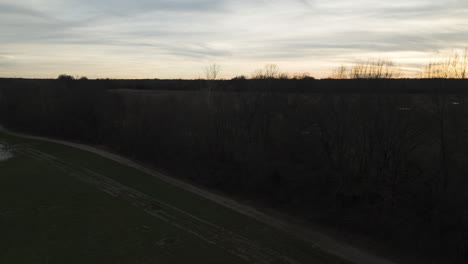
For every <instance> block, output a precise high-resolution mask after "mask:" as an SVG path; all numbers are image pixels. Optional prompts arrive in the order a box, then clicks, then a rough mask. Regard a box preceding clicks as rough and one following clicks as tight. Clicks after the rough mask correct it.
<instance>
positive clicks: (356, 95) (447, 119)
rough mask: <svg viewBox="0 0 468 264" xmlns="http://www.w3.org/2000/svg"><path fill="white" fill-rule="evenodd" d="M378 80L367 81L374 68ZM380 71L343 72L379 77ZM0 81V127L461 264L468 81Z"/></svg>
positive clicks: (270, 74)
mask: <svg viewBox="0 0 468 264" xmlns="http://www.w3.org/2000/svg"><path fill="white" fill-rule="evenodd" d="M374 66H375V67H377V68H373V67H374ZM387 66H389V65H386V63H383V62H376V63H372V64H371V68H366V67H367V66H363V65H356V67H357V68H356V69H352V70H351V71H349V73H356V74H361V73H362V74H364V75H365V76H376V75H379V76H387V77H388V75H387V70H388V69H389V68H387ZM216 71H217V68H216V67H215V68H210V69H208V70H207V73H208V74H210V76H211V77H212V78H210V80H194V81H158V80H143V81H118V80H99V81H96V80H87V81H79V80H74V78H58V80H15V79H0V124H2V125H4V126H6V127H7V128H10V129H13V130H16V131H21V132H26V133H32V134H37V135H44V136H50V137H56V138H62V139H68V140H74V141H80V142H86V143H90V144H96V145H103V146H106V147H108V148H110V149H112V150H113V151H115V152H118V153H121V154H123V155H126V156H128V157H130V158H133V159H135V160H139V161H141V162H144V163H146V164H150V165H152V166H154V167H156V168H160V169H164V170H165V171H168V172H169V173H170V174H172V175H174V176H175V177H182V178H185V179H187V180H189V181H193V182H196V183H198V184H203V185H206V186H208V187H210V188H213V189H216V190H220V191H223V192H226V193H229V194H231V195H234V196H238V197H247V198H249V199H253V200H256V201H258V202H259V203H263V204H264V205H267V206H272V207H275V208H277V209H278V210H284V211H286V212H289V213H291V214H296V215H299V216H301V217H304V218H310V219H313V220H314V221H319V222H321V223H324V224H329V225H334V226H339V227H342V228H345V229H347V230H351V231H354V232H359V233H365V234H368V235H370V236H373V237H375V238H378V239H380V240H382V241H386V242H387V243H388V244H390V245H391V246H395V247H399V248H401V249H402V250H404V249H407V250H408V251H410V252H412V253H414V252H416V253H419V254H420V255H421V256H426V257H430V258H433V259H441V261H442V260H444V261H448V262H443V261H442V262H441V263H457V262H460V261H461V262H462V261H466V260H468V204H467V203H466V201H468V192H466V189H467V188H468V177H466V175H467V173H468V165H467V164H468V162H467V161H468V151H467V149H468V137H466V134H467V133H468V102H466V98H467V93H466V91H467V90H466V89H468V82H467V81H466V80H444V79H432V80H403V79H402V80H385V79H383V80H382V79H378V78H377V79H373V78H370V79H369V80H368V79H367V78H364V79H357V80H313V79H308V78H301V79H293V80H290V79H281V74H280V71H279V70H278V69H277V68H276V67H275V66H271V65H270V66H267V67H266V68H264V69H262V71H258V72H257V73H256V78H254V79H251V80H248V79H245V78H236V79H233V80H229V81H216V79H217V74H215V72H216ZM391 72H392V71H391Z"/></svg>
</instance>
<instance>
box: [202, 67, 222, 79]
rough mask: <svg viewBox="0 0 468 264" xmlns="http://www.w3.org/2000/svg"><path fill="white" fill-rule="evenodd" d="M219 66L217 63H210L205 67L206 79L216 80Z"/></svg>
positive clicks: (219, 69)
mask: <svg viewBox="0 0 468 264" xmlns="http://www.w3.org/2000/svg"><path fill="white" fill-rule="evenodd" d="M220 71H221V67H220V66H219V65H218V64H212V65H210V66H207V67H206V68H205V76H206V79H207V80H216V79H217V78H218V77H219V73H220Z"/></svg>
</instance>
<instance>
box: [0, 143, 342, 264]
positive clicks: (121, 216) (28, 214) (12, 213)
mask: <svg viewBox="0 0 468 264" xmlns="http://www.w3.org/2000/svg"><path fill="white" fill-rule="evenodd" d="M0 140H3V141H7V142H9V143H11V144H30V145H32V146H33V147H34V148H35V149H38V150H40V151H43V152H46V153H50V154H52V155H55V156H58V157H61V158H62V159H64V160H68V161H73V162H74V163H76V164H78V165H80V166H83V167H86V168H88V169H90V170H93V171H96V172H98V173H100V174H102V175H105V176H107V177H109V178H112V179H113V180H115V181H118V182H119V183H121V184H124V185H126V186H129V187H131V188H134V189H136V190H138V191H140V192H143V193H145V194H148V195H150V196H153V197H155V198H157V199H160V200H162V201H164V202H166V203H168V204H171V205H173V206H175V207H177V208H179V209H181V210H183V211H186V212H188V213H190V214H192V215H195V216H197V217H199V218H202V219H206V220H208V221H210V222H212V223H216V224H217V225H219V226H222V227H224V228H226V229H229V230H232V231H234V232H235V233H237V234H239V235H242V236H245V237H247V238H249V239H250V240H252V241H255V242H256V243H258V244H260V245H262V246H265V247H268V248H271V249H273V250H275V251H278V252H280V253H282V254H285V255H287V256H290V257H292V258H294V259H295V260H298V261H300V262H301V263H345V262H344V261H342V260H340V259H338V258H335V257H333V256H330V255H328V254H326V253H324V252H323V251H321V250H319V249H318V248H315V247H314V246H313V245H310V244H308V243H306V242H304V241H302V240H299V239H297V238H294V237H291V236H289V235H287V234H285V233H283V232H280V231H278V230H276V229H274V228H271V227H268V226H265V225H263V224H262V223H259V222H257V221H255V220H254V219H251V218H249V217H246V216H243V215H241V214H238V213H236V212H234V211H232V210H230V209H228V208H225V207H222V206H220V205H218V204H216V203H214V202H211V201H209V200H206V199H205V198H202V197H200V196H198V195H195V194H193V193H190V192H187V191H184V190H181V189H179V188H177V187H175V186H173V185H170V184H168V183H166V182H164V181H161V180H159V179H157V178H154V177H152V176H150V175H147V174H145V173H143V172H141V171H138V170H136V169H133V168H130V167H127V166H124V165H121V164H118V163H116V162H114V161H111V160H108V159H106V158H103V157H101V156H98V155H95V154H92V153H89V152H85V151H81V150H78V149H74V148H70V147H66V146H63V145H59V144H54V143H47V142H41V141H35V140H25V139H19V138H16V137H12V136H9V135H5V134H0ZM0 234H2V239H1V240H0V262H1V263H63V262H66V263H84V262H86V263H194V260H200V261H202V262H203V263H210V261H212V262H211V263H243V260H242V259H240V258H237V257H235V256H233V255H231V254H229V253H228V252H227V251H225V250H223V249H220V248H218V247H216V246H215V245H211V244H208V243H205V242H203V241H202V240H200V239H198V238H196V237H195V236H193V235H190V234H188V233H186V232H184V231H182V230H180V229H177V228H175V227H173V226H171V225H169V224H168V223H166V222H163V221H160V220H158V219H156V218H154V217H152V216H150V215H148V214H146V213H145V212H143V211H142V210H140V209H138V208H135V207H133V206H132V205H131V204H130V203H128V202H126V201H123V200H120V199H118V198H114V197H112V196H109V195H107V194H105V193H103V192H100V191H99V190H97V189H95V188H93V187H92V186H89V185H87V184H85V183H82V182H80V181H78V180H76V179H75V178H73V177H71V176H69V175H67V174H66V173H64V172H62V171H59V170H57V169H55V168H54V167H52V166H50V165H49V164H47V163H44V162H41V161H36V160H33V159H30V158H28V157H24V156H17V157H15V158H13V159H11V160H8V161H6V162H2V163H0Z"/></svg>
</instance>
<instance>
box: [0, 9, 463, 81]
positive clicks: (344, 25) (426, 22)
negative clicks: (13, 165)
mask: <svg viewBox="0 0 468 264" xmlns="http://www.w3.org/2000/svg"><path fill="white" fill-rule="evenodd" d="M32 3H36V4H32V5H31V6H26V5H25V4H21V3H19V2H18V1H13V0H0V50H4V51H6V52H8V53H11V54H19V53H21V54H23V55H22V58H23V60H22V61H23V62H24V63H30V64H34V63H37V62H38V61H40V62H41V63H44V62H49V64H50V65H54V66H55V65H60V63H64V61H67V60H73V61H75V62H78V61H79V62H80V63H77V65H89V64H92V63H93V61H95V64H96V65H100V61H106V58H105V57H104V56H107V58H110V57H111V58H112V60H120V61H121V63H120V64H119V65H120V67H121V68H119V69H117V68H116V69H114V70H113V71H115V72H119V71H120V72H125V71H126V70H125V67H126V66H125V65H126V61H131V60H132V58H133V57H138V60H139V62H141V65H143V66H144V65H150V64H152V63H153V62H154V61H155V59H157V58H160V63H161V65H163V64H164V61H163V60H169V61H171V63H175V64H180V65H183V64H186V63H187V61H190V62H191V63H193V64H197V63H198V64H199V65H202V64H206V63H208V62H215V61H221V62H223V61H226V62H229V63H233V64H236V65H242V64H245V65H254V64H256V63H263V61H266V60H268V61H271V62H275V61H279V62H282V61H285V62H290V63H291V64H292V63H294V62H296V63H297V64H298V65H301V64H305V62H307V61H309V60H317V61H321V62H323V61H329V62H330V63H334V62H337V61H340V60H342V61H347V60H349V59H350V58H351V57H353V56H366V54H369V56H371V55H375V54H377V53H382V54H397V53H398V52H407V53H408V52H413V53H416V52H417V53H418V54H419V53H424V54H427V57H430V56H431V54H436V53H438V52H439V51H441V50H444V49H450V48H461V47H463V46H464V45H468V17H467V16H466V14H467V13H468V1H465V0H447V1H445V2H440V1H435V0H413V1H409V0H393V1H391V2H383V1H379V2H376V1H372V0H355V1H352V2H351V1H348V0H331V1H326V2H325V1H310V0H294V1H280V0H270V1H266V0H251V1H243V2H241V1H236V0H220V1H215V0H172V1H169V0H159V1H157V0H156V1H155V0H135V1H127V0H125V1H124V0H114V1H111V0H101V1H95V0H35V1H34V2H32ZM45 54H47V55H45ZM51 54H52V55H53V56H50V55H51ZM145 55H147V56H145ZM85 57H86V58H89V59H92V60H93V61H89V62H88V63H84V62H83V61H82V60H83V58H85ZM145 57H147V61H146V64H145V63H143V62H145ZM416 59H418V62H407V64H406V65H407V66H408V67H414V65H417V64H418V63H419V60H420V59H421V58H419V57H418V58H415V60H416ZM17 65H18V64H17V63H16V64H11V63H10V64H8V63H6V62H5V60H3V62H0V66H1V67H2V69H3V74H5V72H6V70H5V69H7V70H10V71H11V72H15V71H16V70H18V68H15V67H16V66H17ZM143 66H142V67H143ZM50 67H52V66H50ZM102 67H104V66H102ZM112 67H117V66H116V65H112ZM191 67H195V66H191ZM252 67H253V66H252ZM291 67H292V66H291ZM314 67H317V68H319V67H320V65H318V64H317V65H316V66H314ZM84 70H85V69H84ZM142 71H143V69H142ZM187 71H189V70H187ZM304 71H308V69H304ZM193 74H196V73H193ZM233 74H237V73H233ZM142 77H143V76H142ZM188 77H190V76H188Z"/></svg>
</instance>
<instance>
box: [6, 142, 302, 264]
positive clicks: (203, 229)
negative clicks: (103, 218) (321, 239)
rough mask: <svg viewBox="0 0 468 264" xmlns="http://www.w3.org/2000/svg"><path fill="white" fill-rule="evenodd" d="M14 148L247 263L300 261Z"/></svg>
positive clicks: (112, 183) (45, 156)
mask: <svg viewBox="0 0 468 264" xmlns="http://www.w3.org/2000/svg"><path fill="white" fill-rule="evenodd" d="M15 151H16V152H18V153H20V154H23V155H25V156H28V157H31V158H33V159H36V160H40V161H46V162H48V163H50V164H52V165H53V166H54V167H56V168H58V169H60V170H62V171H64V172H67V173H69V174H70V175H72V176H74V177H75V178H77V179H78V180H80V181H82V182H85V183H88V184H91V185H93V186H95V187H96V188H98V189H99V190H101V191H104V192H106V193H108V194H109V195H112V196H114V197H118V198H121V199H124V200H127V201H129V202H131V203H132V204H133V205H134V206H135V207H138V208H141V209H143V210H144V211H145V212H147V213H148V214H150V215H152V216H154V217H156V218H158V219H160V220H162V221H165V222H168V223H170V224H171V225H173V226H175V227H177V228H180V229H182V230H184V231H186V232H188V233H191V234H193V235H195V236H197V237H198V238H200V239H202V240H204V241H206V242H208V243H210V244H213V245H216V246H218V247H220V248H222V249H224V250H226V251H228V252H229V253H231V254H233V255H235V256H238V257H240V258H242V259H244V260H246V261H248V262H250V263H261V264H267V263H278V264H280V263H281V264H300V263H299V262H298V261H296V260H294V259H292V258H290V257H288V256H285V255H282V254H281V253H279V252H277V251H274V250H271V249H269V248H265V247H262V246H260V245H258V244H257V243H255V242H254V241H251V240H249V239H248V238H245V237H243V236H240V235H238V234H235V233H233V232H232V231H229V230H226V229H225V228H223V227H220V226H218V225H216V224H213V223H210V222H208V221H206V220H203V219H200V218H198V217H196V216H194V215H191V214H189V213H187V212H185V211H182V210H180V209H178V208H176V207H174V206H171V205H169V204H167V203H165V202H163V201H160V200H158V199H156V198H154V197H151V196H149V195H147V194H144V193H142V192H140V191H137V190H135V189H132V188H130V187H128V186H125V185H123V184H121V183H118V182H116V181H114V180H112V179H110V178H108V177H106V176H104V175H102V174H99V173H96V172H94V171H91V170H89V169H87V168H84V167H81V166H79V165H76V164H73V163H70V162H68V161H65V160H63V159H60V158H58V157H55V156H52V155H50V154H47V153H44V152H41V151H39V150H36V149H32V148H22V149H16V150H15Z"/></svg>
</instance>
